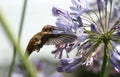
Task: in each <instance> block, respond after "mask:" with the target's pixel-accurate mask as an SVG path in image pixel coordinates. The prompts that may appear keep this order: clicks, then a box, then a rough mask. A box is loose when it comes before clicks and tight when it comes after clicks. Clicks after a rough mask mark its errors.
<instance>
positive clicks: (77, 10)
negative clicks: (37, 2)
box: [52, 0, 120, 72]
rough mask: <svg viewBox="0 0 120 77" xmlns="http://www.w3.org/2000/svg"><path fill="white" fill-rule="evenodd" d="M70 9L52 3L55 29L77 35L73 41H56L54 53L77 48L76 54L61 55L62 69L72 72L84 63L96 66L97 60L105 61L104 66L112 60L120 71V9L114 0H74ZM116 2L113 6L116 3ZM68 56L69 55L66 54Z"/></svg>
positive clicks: (57, 53) (61, 70)
mask: <svg viewBox="0 0 120 77" xmlns="http://www.w3.org/2000/svg"><path fill="white" fill-rule="evenodd" d="M71 2H72V4H73V5H72V6H70V9H71V10H70V11H67V10H64V9H61V8H58V7H53V8H52V13H53V15H54V16H56V17H57V21H56V27H58V28H59V31H58V30H55V31H54V32H53V33H56V34H57V33H65V34H74V35H76V36H77V37H78V38H77V40H75V41H74V42H72V43H65V44H59V45H56V50H54V51H53V54H56V55H59V58H61V57H62V52H63V51H66V52H67V53H68V52H70V51H72V50H73V49H74V48H76V49H77V50H78V52H77V55H76V56H77V58H67V59H61V60H60V62H61V65H60V66H58V68H57V70H58V71H59V72H63V71H65V72H72V71H73V70H75V69H76V68H77V67H79V66H81V65H86V66H93V65H94V61H98V62H99V63H100V64H101V62H102V68H101V70H102V71H103V70H105V68H106V67H107V66H108V64H109V62H110V63H112V64H113V66H114V68H115V69H116V70H117V71H118V72H120V49H119V48H120V15H119V12H120V9H119V7H120V6H119V3H118V2H117V1H113V0H95V2H94V1H93V2H91V1H90V0H71ZM113 6H114V7H113ZM67 56H68V55H67Z"/></svg>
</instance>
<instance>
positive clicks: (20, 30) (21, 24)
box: [8, 0, 27, 77]
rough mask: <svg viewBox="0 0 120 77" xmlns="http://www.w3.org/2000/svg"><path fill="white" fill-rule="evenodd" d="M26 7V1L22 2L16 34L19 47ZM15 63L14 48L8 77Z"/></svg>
mask: <svg viewBox="0 0 120 77" xmlns="http://www.w3.org/2000/svg"><path fill="white" fill-rule="evenodd" d="M26 6H27V0H24V5H23V10H22V16H21V19H20V27H19V33H18V43H19V46H20V38H21V32H22V28H23V23H24V18H25V12H26ZM15 61H16V48H15V46H14V52H13V58H12V62H11V66H10V69H9V74H8V76H9V77H11V75H12V72H13V70H14V65H15Z"/></svg>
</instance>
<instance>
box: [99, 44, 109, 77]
mask: <svg viewBox="0 0 120 77" xmlns="http://www.w3.org/2000/svg"><path fill="white" fill-rule="evenodd" d="M107 60H108V57H107V43H105V46H104V58H103V63H102V68H101V73H100V77H105V71H106V67H107Z"/></svg>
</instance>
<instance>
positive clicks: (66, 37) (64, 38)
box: [45, 34, 77, 45]
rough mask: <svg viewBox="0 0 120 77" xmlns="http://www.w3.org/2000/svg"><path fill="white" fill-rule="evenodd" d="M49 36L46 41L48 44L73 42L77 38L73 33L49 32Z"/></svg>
mask: <svg viewBox="0 0 120 77" xmlns="http://www.w3.org/2000/svg"><path fill="white" fill-rule="evenodd" d="M47 37H48V38H50V39H49V40H48V41H47V42H46V43H45V44H46V45H56V44H62V43H71V42H73V41H75V40H76V39H77V36H76V35H71V34H49V35H47Z"/></svg>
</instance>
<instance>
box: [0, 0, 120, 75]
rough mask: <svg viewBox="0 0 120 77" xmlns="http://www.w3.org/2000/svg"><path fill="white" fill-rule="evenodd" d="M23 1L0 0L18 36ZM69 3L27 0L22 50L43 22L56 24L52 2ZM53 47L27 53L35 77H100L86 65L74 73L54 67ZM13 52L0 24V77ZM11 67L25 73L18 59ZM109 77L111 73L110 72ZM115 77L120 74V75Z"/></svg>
mask: <svg viewBox="0 0 120 77" xmlns="http://www.w3.org/2000/svg"><path fill="white" fill-rule="evenodd" d="M23 2H24V0H0V8H2V10H3V13H4V14H5V15H6V17H7V19H8V21H9V23H10V25H11V26H10V28H11V29H12V31H13V33H14V34H15V35H16V38H17V36H18V30H19V24H20V19H21V14H22V8H23ZM70 4H71V0H66V1H65V0H28V3H27V10H26V14H25V20H24V24H23V30H22V36H21V47H22V48H23V50H25V49H26V46H27V44H28V42H29V40H30V39H31V37H32V36H33V35H34V34H36V33H37V32H39V31H41V29H42V27H43V26H45V25H47V24H51V25H55V24H54V23H55V21H56V18H55V17H53V16H52V12H51V9H52V7H53V6H58V7H61V8H64V9H68V7H69V5H70ZM53 49H54V46H44V47H43V48H42V49H41V50H40V52H39V53H37V52H33V53H32V54H31V55H30V57H29V59H30V60H31V61H32V62H33V64H34V65H35V67H36V69H37V71H38V77H99V74H98V72H97V71H96V72H95V73H93V72H91V71H90V70H87V71H86V68H85V67H80V69H78V70H76V71H74V72H73V73H58V72H57V71H56V67H57V65H58V59H55V58H54V55H52V54H51V51H52V50H53ZM12 56H13V46H12V44H11V43H10V41H9V38H8V37H7V36H6V34H5V32H4V29H3V28H2V27H1V24H0V77H7V74H8V72H9V67H10V64H11V61H12ZM14 67H15V68H14V72H13V74H12V77H24V76H23V74H25V71H21V70H22V69H20V68H22V67H21V66H20V65H19V60H17V61H16V64H15V66H14ZM111 77H113V76H112V75H111ZM115 77H120V75H118V76H115Z"/></svg>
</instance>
